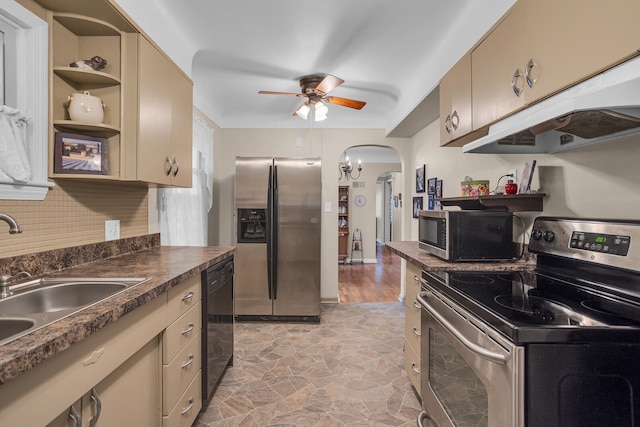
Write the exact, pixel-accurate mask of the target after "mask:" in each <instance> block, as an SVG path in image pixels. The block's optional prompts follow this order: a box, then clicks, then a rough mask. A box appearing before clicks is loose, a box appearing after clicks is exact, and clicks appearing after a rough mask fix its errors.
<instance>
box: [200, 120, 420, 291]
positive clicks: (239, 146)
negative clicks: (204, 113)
mask: <svg viewBox="0 0 640 427" xmlns="http://www.w3.org/2000/svg"><path fill="white" fill-rule="evenodd" d="M221 133H222V143H221V144H220V145H216V149H215V151H214V153H215V154H214V155H215V164H214V176H215V183H214V189H215V192H216V195H215V196H214V211H215V212H213V213H212V215H217V216H218V221H217V231H215V232H214V233H215V234H216V236H217V239H215V241H214V242H213V243H212V244H217V245H232V244H233V242H234V224H235V217H234V212H233V209H234V208H233V204H234V174H235V157H236V156H254V157H271V156H281V157H321V158H322V201H323V203H324V202H331V204H332V211H331V212H330V213H323V214H322V261H321V262H322V266H321V271H322V289H321V296H322V298H323V300H325V301H336V300H337V297H338V261H337V260H338V233H337V229H336V225H337V223H338V213H337V200H338V170H337V167H338V161H339V159H340V156H341V155H342V152H343V151H344V150H345V149H347V148H348V147H351V146H357V145H380V146H386V147H391V148H393V149H395V150H396V151H397V153H398V155H399V156H400V158H401V159H402V161H403V163H405V162H406V160H405V159H408V158H409V157H408V156H410V155H411V142H410V141H409V140H408V139H405V138H385V137H384V130H383V129H323V128H309V129H222V131H221ZM217 141H218V142H219V141H220V140H217ZM403 167H404V166H403ZM363 171H364V169H363ZM399 188H402V187H399ZM374 189H375V187H374V183H372V188H371V190H372V191H374ZM367 199H368V200H370V202H369V203H371V202H372V201H373V200H375V192H374V193H373V195H372V196H371V198H367ZM215 205H217V206H218V209H216V207H215ZM374 216H375V211H372V217H374ZM371 239H372V241H375V234H374V236H372V238H371Z"/></svg>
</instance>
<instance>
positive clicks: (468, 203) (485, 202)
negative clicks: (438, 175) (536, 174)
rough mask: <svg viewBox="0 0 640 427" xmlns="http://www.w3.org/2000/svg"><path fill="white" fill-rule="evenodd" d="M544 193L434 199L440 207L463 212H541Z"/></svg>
mask: <svg viewBox="0 0 640 427" xmlns="http://www.w3.org/2000/svg"><path fill="white" fill-rule="evenodd" d="M545 196H546V194H545V193H531V194H495V195H487V196H465V197H445V198H441V199H436V200H438V201H440V203H441V204H442V206H458V207H460V209H463V210H481V209H486V210H501V211H507V212H527V211H528V212H532V211H538V212H540V211H542V199H543V198H544V197H545Z"/></svg>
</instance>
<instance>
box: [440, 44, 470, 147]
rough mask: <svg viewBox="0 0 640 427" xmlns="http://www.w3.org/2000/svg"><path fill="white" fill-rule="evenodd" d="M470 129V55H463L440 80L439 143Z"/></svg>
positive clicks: (465, 132) (450, 139)
mask: <svg viewBox="0 0 640 427" xmlns="http://www.w3.org/2000/svg"><path fill="white" fill-rule="evenodd" d="M471 130H472V115H471V55H465V56H463V57H462V59H460V61H458V63H457V64H455V65H454V66H453V67H452V68H451V70H449V72H448V73H447V74H446V75H445V76H444V77H443V78H442V80H441V81H440V145H441V146H444V145H449V144H451V143H452V141H454V140H456V139H457V138H459V137H460V136H463V135H466V134H468V133H469V132H471Z"/></svg>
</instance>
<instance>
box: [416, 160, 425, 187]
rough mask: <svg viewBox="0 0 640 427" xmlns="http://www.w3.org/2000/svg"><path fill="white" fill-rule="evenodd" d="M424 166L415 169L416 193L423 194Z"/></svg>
mask: <svg viewBox="0 0 640 427" xmlns="http://www.w3.org/2000/svg"><path fill="white" fill-rule="evenodd" d="M424 172H425V165H422V166H420V167H419V168H417V169H416V193H424Z"/></svg>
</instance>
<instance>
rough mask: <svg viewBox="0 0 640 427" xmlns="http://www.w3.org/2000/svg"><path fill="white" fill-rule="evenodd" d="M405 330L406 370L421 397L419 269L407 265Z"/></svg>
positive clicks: (420, 272)
mask: <svg viewBox="0 0 640 427" xmlns="http://www.w3.org/2000/svg"><path fill="white" fill-rule="evenodd" d="M405 273H406V282H405V283H406V291H405V294H406V295H405V296H406V298H405V328H404V369H405V371H406V372H407V376H408V377H409V380H411V384H412V385H413V387H414V388H415V390H416V392H417V393H418V395H420V339H421V327H420V305H419V304H418V301H417V300H416V296H417V295H418V292H420V279H419V278H420V276H421V274H422V271H421V270H420V268H419V267H417V266H415V265H413V264H410V263H408V262H407V263H406V268H405Z"/></svg>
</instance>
